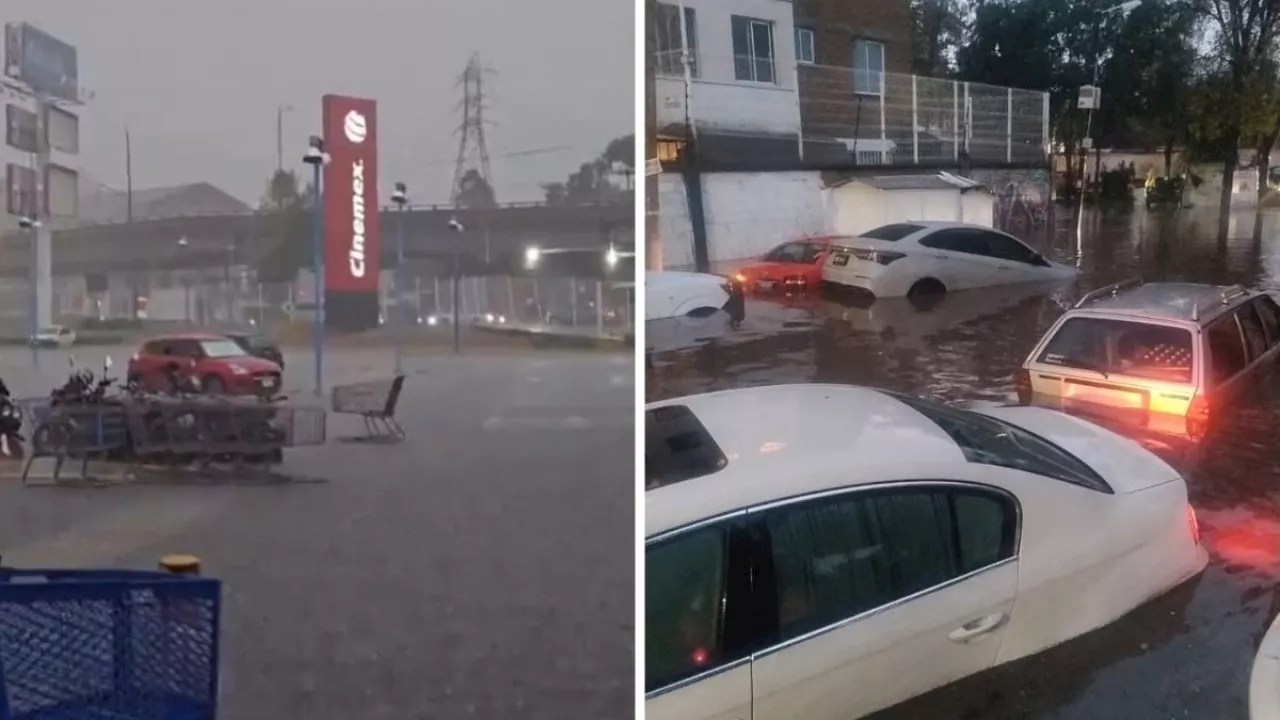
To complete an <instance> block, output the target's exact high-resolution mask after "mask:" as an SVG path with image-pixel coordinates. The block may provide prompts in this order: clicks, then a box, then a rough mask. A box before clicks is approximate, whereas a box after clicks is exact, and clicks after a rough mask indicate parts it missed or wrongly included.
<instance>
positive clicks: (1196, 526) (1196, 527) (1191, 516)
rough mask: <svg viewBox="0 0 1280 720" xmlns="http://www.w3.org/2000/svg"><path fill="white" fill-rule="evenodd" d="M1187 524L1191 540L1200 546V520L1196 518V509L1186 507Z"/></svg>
mask: <svg viewBox="0 0 1280 720" xmlns="http://www.w3.org/2000/svg"><path fill="white" fill-rule="evenodd" d="M1187 524H1188V525H1190V526H1191V539H1192V540H1195V541H1196V544H1197V545H1199V544H1200V520H1198V519H1197V518H1196V509H1195V508H1193V507H1191V506H1190V505H1188V506H1187Z"/></svg>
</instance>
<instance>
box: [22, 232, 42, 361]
mask: <svg viewBox="0 0 1280 720" xmlns="http://www.w3.org/2000/svg"><path fill="white" fill-rule="evenodd" d="M18 227H20V228H22V229H23V230H24V231H26V232H27V234H28V235H30V239H29V241H28V242H29V245H28V247H29V255H28V262H27V284H28V288H27V292H28V294H27V325H28V327H27V344H28V345H30V346H31V364H32V365H33V366H35V367H40V344H39V343H37V342H36V335H38V334H39V333H40V289H39V287H38V283H39V279H40V269H39V262H38V261H37V259H36V254H37V253H38V252H39V250H38V248H37V247H36V246H37V244H38V243H39V242H40V239H39V235H40V221H39V220H37V219H35V218H34V217H21V218H19V219H18Z"/></svg>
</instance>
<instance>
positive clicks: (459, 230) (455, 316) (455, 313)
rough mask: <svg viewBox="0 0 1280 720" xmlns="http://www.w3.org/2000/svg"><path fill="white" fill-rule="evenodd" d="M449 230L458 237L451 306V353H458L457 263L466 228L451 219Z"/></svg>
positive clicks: (459, 338)
mask: <svg viewBox="0 0 1280 720" xmlns="http://www.w3.org/2000/svg"><path fill="white" fill-rule="evenodd" d="M449 229H450V230H453V232H454V233H456V234H457V235H458V243H457V244H455V245H454V248H453V288H452V294H453V299H452V305H453V352H454V353H459V352H462V335H461V333H462V327H461V324H462V318H461V316H459V315H458V303H459V299H460V295H461V294H460V293H459V292H458V290H459V288H458V286H459V285H461V284H462V282H461V281H462V277H461V276H462V273H461V272H460V268H459V263H460V261H461V258H460V255H461V254H462V247H461V245H462V242H461V241H462V233H463V231H465V230H466V228H464V227H462V223H460V222H458V219H457V218H453V219H451V220H450V221H449Z"/></svg>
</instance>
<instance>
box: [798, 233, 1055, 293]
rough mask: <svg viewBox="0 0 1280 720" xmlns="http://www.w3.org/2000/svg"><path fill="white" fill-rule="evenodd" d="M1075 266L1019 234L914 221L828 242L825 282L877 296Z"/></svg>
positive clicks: (1019, 278)
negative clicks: (1043, 252)
mask: <svg viewBox="0 0 1280 720" xmlns="http://www.w3.org/2000/svg"><path fill="white" fill-rule="evenodd" d="M1077 274H1078V271H1077V270H1076V269H1075V268H1073V267H1070V266H1067V265H1063V264H1061V263H1055V262H1051V261H1049V260H1046V259H1045V258H1044V256H1043V255H1041V254H1040V253H1038V252H1036V251H1035V250H1032V249H1031V248H1030V247H1028V246H1027V245H1025V244H1024V243H1023V242H1022V241H1021V240H1019V239H1018V238H1016V237H1014V236H1012V235H1009V234H1007V233H1002V232H1000V231H999V230H992V229H991V228H989V227H983V226H981V225H969V224H966V223H953V222H932V221H913V222H909V223H893V224H891V225H883V226H881V227H878V228H875V229H872V230H868V231H866V232H864V233H861V234H859V235H858V236H857V237H852V238H845V239H842V240H836V241H832V242H831V249H830V250H829V251H828V252H827V259H826V262H824V263H823V265H822V282H823V284H824V285H833V286H843V287H846V288H855V289H860V290H863V291H867V292H870V293H871V294H872V295H875V296H876V297H904V296H905V297H914V296H919V295H939V294H942V293H945V292H948V291H950V290H969V289H973V288H981V287H992V286H995V285H1013V284H1017V283H1029V282H1045V281H1052V280H1064V279H1068V278H1074V277H1076V276H1077Z"/></svg>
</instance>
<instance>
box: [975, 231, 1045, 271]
mask: <svg viewBox="0 0 1280 720" xmlns="http://www.w3.org/2000/svg"><path fill="white" fill-rule="evenodd" d="M982 236H983V237H984V238H986V241H987V246H988V247H989V248H990V249H991V255H992V256H993V257H996V258H999V259H1001V260H1009V261H1012V262H1019V263H1024V264H1026V265H1030V264H1032V260H1033V259H1034V258H1035V257H1036V253H1035V251H1034V250H1032V249H1031V248H1029V247H1027V246H1026V245H1023V244H1022V243H1021V242H1019V241H1018V240H1015V239H1013V238H1011V237H1009V236H1008V235H1001V234H1000V233H994V232H983V233H982Z"/></svg>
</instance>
